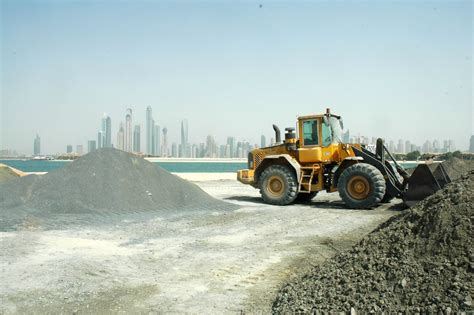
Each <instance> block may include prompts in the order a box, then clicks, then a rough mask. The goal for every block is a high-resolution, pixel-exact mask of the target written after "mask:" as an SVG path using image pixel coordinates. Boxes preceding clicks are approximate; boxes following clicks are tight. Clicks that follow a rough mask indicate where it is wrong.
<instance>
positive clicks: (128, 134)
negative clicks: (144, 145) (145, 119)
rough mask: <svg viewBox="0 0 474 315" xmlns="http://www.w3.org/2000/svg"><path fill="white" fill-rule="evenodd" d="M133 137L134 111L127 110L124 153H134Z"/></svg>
mask: <svg viewBox="0 0 474 315" xmlns="http://www.w3.org/2000/svg"><path fill="white" fill-rule="evenodd" d="M132 141H133V137H132V109H131V108H127V114H126V115H125V136H124V151H127V152H132V149H133V143H132Z"/></svg>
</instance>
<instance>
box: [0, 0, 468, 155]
mask: <svg viewBox="0 0 474 315" xmlns="http://www.w3.org/2000/svg"><path fill="white" fill-rule="evenodd" d="M0 2H1V11H2V12H1V46H2V47H1V48H2V49H1V69H0V70H1V71H0V72H1V75H2V77H1V89H2V95H1V106H0V122H1V126H0V148H10V149H16V150H18V151H19V152H21V153H25V154H31V152H32V150H33V139H34V137H35V135H36V133H38V134H39V135H40V137H41V140H42V153H55V152H63V151H65V147H66V145H67V144H73V145H76V144H83V145H84V146H86V145H87V140H89V139H95V138H96V137H97V131H98V129H99V126H100V119H101V117H102V115H103V113H104V112H106V113H108V114H109V115H110V116H111V118H112V130H113V135H112V141H113V142H114V143H115V139H116V131H117V129H118V124H119V122H120V121H123V120H124V117H125V110H126V108H128V107H130V108H132V109H133V113H134V117H133V118H134V123H139V124H141V125H142V148H144V144H145V139H144V132H143V130H144V122H145V109H146V107H147V106H148V105H150V106H152V108H153V111H154V118H155V120H156V121H157V122H158V123H159V124H160V125H161V126H162V127H163V126H166V127H167V128H168V130H169V132H168V133H169V135H170V140H171V141H178V139H179V132H180V121H181V120H182V119H183V118H187V119H188V121H189V130H190V136H189V137H190V141H191V142H204V141H205V137H206V136H207V135H208V134H212V135H214V136H215V138H216V140H217V141H218V142H220V143H222V142H224V141H225V138H226V136H227V135H233V136H236V137H237V138H239V139H246V140H249V141H250V142H252V143H259V142H260V135H261V134H262V133H263V134H265V135H266V136H267V137H268V138H269V137H270V136H271V135H272V132H273V131H272V129H271V124H272V123H277V124H278V125H280V127H281V128H282V129H283V127H285V126H293V125H294V124H295V118H296V116H297V115H302V114H310V113H319V112H322V111H324V109H325V108H326V107H331V108H332V110H333V111H334V112H336V113H338V114H341V115H343V116H344V120H345V125H346V128H348V129H350V130H351V132H352V133H353V134H354V133H355V134H362V135H368V136H381V137H384V138H387V139H394V140H397V139H399V138H403V139H409V140H411V141H415V142H417V143H418V144H420V145H421V144H422V142H423V141H424V140H425V139H431V140H432V139H439V140H443V139H447V138H452V139H455V141H456V145H457V147H458V148H461V149H466V148H467V147H468V141H469V137H470V135H471V134H472V133H473V120H474V114H473V102H472V90H473V81H472V74H473V63H472V50H473V42H472V35H473V25H472V16H473V6H472V3H471V1H438V2H427V1H403V2H400V1H391V2H384V1H364V2H357V1H350V2H333V1H331V2H321V1H306V2H298V1H279V2H270V1H264V0H261V1H258V2H256V1H242V2H238V1H237V2H236V1H146V2H145V1H143V2H137V1H120V2H118V1H106V0H102V1H65V0H64V1H60V0H57V1H21V0H19V1H4V0H0ZM260 4H262V7H260ZM171 141H170V142H171Z"/></svg>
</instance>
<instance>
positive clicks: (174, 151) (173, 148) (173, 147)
mask: <svg viewBox="0 0 474 315" xmlns="http://www.w3.org/2000/svg"><path fill="white" fill-rule="evenodd" d="M171 157H174V158H175V157H178V145H177V144H176V142H173V143H172V144H171Z"/></svg>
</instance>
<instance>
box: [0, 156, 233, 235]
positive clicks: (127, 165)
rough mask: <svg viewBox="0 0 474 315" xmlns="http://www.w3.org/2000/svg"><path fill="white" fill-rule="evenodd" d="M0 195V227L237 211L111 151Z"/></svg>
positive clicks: (3, 188) (12, 185)
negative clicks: (205, 211) (28, 223)
mask: <svg viewBox="0 0 474 315" xmlns="http://www.w3.org/2000/svg"><path fill="white" fill-rule="evenodd" d="M0 192H1V194H0V229H1V228H2V226H3V228H6V227H9V226H11V225H12V223H13V224H14V225H18V224H22V223H25V222H33V223H32V224H38V223H39V224H40V225H42V223H44V224H46V225H48V224H49V225H50V224H56V225H62V224H68V222H70V221H73V222H77V221H78V220H85V221H90V222H95V221H101V220H102V221H108V220H110V219H111V217H112V216H114V215H115V216H117V215H123V214H137V213H142V214H143V213H154V214H155V215H156V212H159V213H161V214H180V213H183V212H186V211H188V212H189V211H200V210H220V209H233V208H235V206H234V205H232V204H228V203H225V202H222V201H219V200H216V199H214V198H212V197H211V196H209V195H208V194H207V193H205V192H204V191H203V190H201V189H200V188H199V187H198V186H196V185H194V184H192V183H190V182H188V181H186V180H183V179H181V178H179V177H177V176H175V175H172V174H171V173H169V172H167V171H165V170H163V169H162V168H159V167H156V166H155V165H153V164H152V163H150V162H147V161H146V160H144V159H142V158H139V157H136V156H133V155H131V154H128V153H125V152H122V151H119V150H115V149H101V150H97V151H95V152H93V153H90V154H87V155H85V156H84V157H82V158H80V159H78V160H76V161H74V162H72V163H70V164H69V165H68V166H66V167H64V168H62V169H59V170H56V171H53V172H50V173H48V174H46V175H43V176H27V177H24V178H20V179H18V180H15V181H10V182H5V183H2V184H0Z"/></svg>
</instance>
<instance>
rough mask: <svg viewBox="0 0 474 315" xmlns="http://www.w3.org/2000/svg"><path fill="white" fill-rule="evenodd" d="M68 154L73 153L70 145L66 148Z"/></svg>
mask: <svg viewBox="0 0 474 315" xmlns="http://www.w3.org/2000/svg"><path fill="white" fill-rule="evenodd" d="M66 153H72V145H70V144H68V145H67V146H66Z"/></svg>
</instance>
